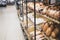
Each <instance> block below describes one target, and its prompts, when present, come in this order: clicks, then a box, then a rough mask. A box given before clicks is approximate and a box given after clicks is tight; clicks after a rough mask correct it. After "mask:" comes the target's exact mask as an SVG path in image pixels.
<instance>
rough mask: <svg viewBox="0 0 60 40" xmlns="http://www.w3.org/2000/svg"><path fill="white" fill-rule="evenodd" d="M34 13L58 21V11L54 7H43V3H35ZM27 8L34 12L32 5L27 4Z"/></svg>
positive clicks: (59, 18)
mask: <svg viewBox="0 0 60 40" xmlns="http://www.w3.org/2000/svg"><path fill="white" fill-rule="evenodd" d="M35 4H36V12H40V14H41V13H42V14H45V15H48V16H49V17H52V18H54V19H57V20H60V10H59V8H57V7H56V6H45V5H44V4H43V3H40V2H39V3H38V2H36V3H35ZM28 7H29V8H30V9H33V10H34V3H33V2H29V3H28Z"/></svg>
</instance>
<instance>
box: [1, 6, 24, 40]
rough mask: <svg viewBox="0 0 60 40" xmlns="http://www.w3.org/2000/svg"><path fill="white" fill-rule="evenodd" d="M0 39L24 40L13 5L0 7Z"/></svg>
mask: <svg viewBox="0 0 60 40" xmlns="http://www.w3.org/2000/svg"><path fill="white" fill-rule="evenodd" d="M0 40H24V36H23V33H22V30H21V26H20V22H19V19H18V16H17V11H16V8H15V6H8V7H6V8H0Z"/></svg>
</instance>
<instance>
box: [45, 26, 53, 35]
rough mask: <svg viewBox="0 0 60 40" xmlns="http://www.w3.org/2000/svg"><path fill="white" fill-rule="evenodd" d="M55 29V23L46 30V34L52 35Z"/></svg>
mask: <svg viewBox="0 0 60 40" xmlns="http://www.w3.org/2000/svg"><path fill="white" fill-rule="evenodd" d="M53 29H54V27H53V25H51V26H50V27H49V28H48V29H47V30H46V35H47V36H50V35H51V33H52V30H53Z"/></svg>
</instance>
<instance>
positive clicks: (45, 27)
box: [43, 23, 49, 32]
mask: <svg viewBox="0 0 60 40" xmlns="http://www.w3.org/2000/svg"><path fill="white" fill-rule="evenodd" d="M48 27H49V24H48V23H45V25H44V27H43V31H44V32H45V31H46V30H47V29H48Z"/></svg>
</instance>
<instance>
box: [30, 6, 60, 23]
mask: <svg viewBox="0 0 60 40" xmlns="http://www.w3.org/2000/svg"><path fill="white" fill-rule="evenodd" d="M29 8H30V7H29ZM30 10H32V11H33V9H31V8H30ZM36 12H37V13H39V12H38V11H36ZM39 15H40V16H43V17H45V18H47V19H49V20H51V21H53V22H55V23H58V24H60V21H58V20H56V19H54V18H51V17H48V16H46V15H43V14H40V13H39Z"/></svg>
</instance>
